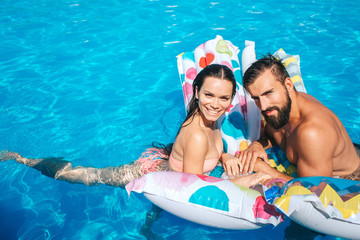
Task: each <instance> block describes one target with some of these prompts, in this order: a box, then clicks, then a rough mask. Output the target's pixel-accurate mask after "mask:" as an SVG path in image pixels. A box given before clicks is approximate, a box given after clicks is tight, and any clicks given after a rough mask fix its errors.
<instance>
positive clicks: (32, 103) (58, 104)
mask: <svg viewBox="0 0 360 240" xmlns="http://www.w3.org/2000/svg"><path fill="white" fill-rule="evenodd" d="M0 9H1V14H0V73H1V81H0V111H1V117H0V132H1V136H2V137H1V139H0V148H1V149H8V150H12V151H16V152H19V153H21V154H22V155H24V156H26V157H31V158H39V157H48V156H57V157H64V158H65V159H66V160H69V161H72V162H74V165H86V166H89V165H90V166H96V167H105V166H116V165H119V164H124V163H128V162H131V161H133V160H136V159H137V158H138V157H139V155H140V154H141V152H142V151H144V150H145V149H146V148H147V147H149V146H150V145H151V143H152V142H153V141H158V142H162V143H170V142H172V141H173V140H174V137H175V135H176V132H177V128H178V126H179V125H180V123H181V122H182V119H183V118H184V114H185V113H184V107H183V105H184V104H183V97H182V90H181V87H180V81H179V77H178V73H177V65H176V58H175V57H176V56H177V55H178V54H179V53H181V52H184V51H192V50H194V49H195V48H196V47H197V46H198V45H200V44H201V43H203V42H205V41H207V40H209V39H213V38H215V36H216V35H221V36H223V38H224V39H226V40H230V41H231V42H232V43H233V44H234V45H236V46H238V47H240V49H242V48H243V47H244V41H245V40H252V41H255V42H256V53H257V56H258V57H259V56H261V55H262V54H266V53H267V52H271V53H274V52H275V51H276V50H278V49H279V48H283V49H284V50H285V51H286V52H287V53H290V54H298V55H300V58H301V71H302V76H303V79H304V83H305V86H306V89H307V91H308V93H309V94H311V95H313V96H315V97H316V98H318V99H319V100H320V101H322V102H323V103H324V104H325V105H326V106H328V107H329V108H330V109H331V110H333V111H334V112H335V113H336V114H337V115H338V116H339V118H340V119H341V121H342V122H343V123H344V125H345V127H346V129H347V130H348V132H349V134H350V136H351V138H352V139H353V141H354V142H357V143H359V142H360V136H359V127H360V122H359V115H360V107H359V104H360V97H359V94H358V92H359V91H360V64H359V62H360V55H359V53H358V52H359V50H360V22H359V18H358V13H359V12H360V6H359V2H358V1H355V0H352V1H351V0H350V1H346V2H341V1H336V0H330V1H329V0H319V1H317V0H316V1H305V0H298V1H287V0H286V1H282V2H281V3H280V2H278V1H275V0H270V1H265V0H259V1H256V2H254V1H244V0H237V1H230V0H218V1H205V0H192V1H188V0H183V1H180V0H171V1H170V0H166V1H165V0H158V1H156V0H153V1H134V0H129V1H124V0H123V1H122V0H117V1H116V0H109V1H98V0H94V1H85V0H78V1H77V0H63V1H49V0H37V1H34V0H28V1H10V0H2V1H0ZM0 179H1V180H0V193H1V198H0V212H1V214H0V236H1V237H0V238H1V239H145V237H144V236H143V235H141V233H140V229H141V227H142V225H143V224H144V221H145V215H146V212H147V211H148V210H149V209H150V208H151V203H150V202H149V201H148V200H147V199H145V198H144V197H143V196H142V195H138V194H134V195H131V197H130V198H128V196H127V194H126V191H125V190H124V189H121V188H113V187H108V186H95V187H89V186H83V185H75V184H69V183H66V182H60V181H56V180H54V179H51V178H48V177H45V176H43V175H41V174H40V173H39V172H37V171H36V170H33V169H29V168H27V167H25V166H21V165H18V164H16V163H15V162H7V163H0ZM152 230H153V233H154V234H155V235H156V237H157V238H159V239H165V238H166V239H195V238H197V239H219V238H221V239H335V238H334V237H331V236H325V235H321V234H318V233H315V232H312V231H310V230H307V229H305V228H303V227H301V226H299V225H297V224H296V223H294V222H292V221H290V220H288V219H287V220H286V221H285V222H284V223H283V224H281V225H279V226H278V227H276V228H272V227H265V228H262V229H259V230H249V231H231V230H223V229H215V228H210V227H204V226H200V225H197V224H195V223H191V222H188V221H186V220H183V219H180V218H177V217H175V216H173V215H171V214H169V213H166V212H162V213H161V217H160V219H159V220H158V221H156V222H155V223H154V225H153V228H152Z"/></svg>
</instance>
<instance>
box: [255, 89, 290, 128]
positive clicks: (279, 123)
mask: <svg viewBox="0 0 360 240" xmlns="http://www.w3.org/2000/svg"><path fill="white" fill-rule="evenodd" d="M286 96H287V99H286V102H285V104H284V105H283V106H282V107H281V109H280V108H278V107H276V106H274V107H269V108H268V109H266V110H265V111H262V115H263V116H264V118H265V120H266V123H267V124H269V125H270V127H272V128H274V129H275V130H279V129H280V128H282V127H283V126H285V125H286V124H287V123H288V122H289V118H290V111H291V98H290V97H289V95H287V94H286ZM271 110H277V111H278V113H279V114H278V116H274V115H272V116H267V115H266V112H267V111H271Z"/></svg>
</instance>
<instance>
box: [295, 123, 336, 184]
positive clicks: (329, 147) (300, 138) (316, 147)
mask: <svg viewBox="0 0 360 240" xmlns="http://www.w3.org/2000/svg"><path fill="white" fill-rule="evenodd" d="M294 139H295V141H294V143H293V146H294V147H293V149H294V154H295V156H294V157H295V158H294V159H295V161H297V173H298V176H299V177H308V176H328V177H332V172H333V166H332V164H333V162H332V161H333V156H334V151H335V147H336V144H337V140H338V136H337V134H336V132H335V130H333V129H328V128H326V126H323V125H321V124H312V125H310V124H307V125H304V126H301V127H299V129H298V130H297V132H296V137H295V138H294ZM290 144H292V143H290Z"/></svg>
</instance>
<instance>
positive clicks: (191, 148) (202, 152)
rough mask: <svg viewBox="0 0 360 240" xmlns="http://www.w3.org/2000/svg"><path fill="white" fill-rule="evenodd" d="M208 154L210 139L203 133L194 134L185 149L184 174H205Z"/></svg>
mask: <svg viewBox="0 0 360 240" xmlns="http://www.w3.org/2000/svg"><path fill="white" fill-rule="evenodd" d="M207 152H208V138H207V136H206V135H205V134H204V133H202V132H200V131H199V132H192V133H191V135H190V136H189V137H188V139H187V140H186V142H185V144H184V147H183V161H184V170H183V171H184V172H186V173H195V174H203V169H204V162H205V157H206V154H207Z"/></svg>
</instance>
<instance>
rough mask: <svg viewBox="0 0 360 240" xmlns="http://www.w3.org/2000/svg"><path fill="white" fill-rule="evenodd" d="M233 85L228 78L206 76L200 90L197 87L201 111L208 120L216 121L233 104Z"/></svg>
mask: <svg viewBox="0 0 360 240" xmlns="http://www.w3.org/2000/svg"><path fill="white" fill-rule="evenodd" d="M232 89H233V85H232V83H231V82H230V81H228V80H226V79H219V78H215V77H206V78H205V79H204V82H203V85H202V86H201V88H200V91H198V90H197V89H196V93H195V94H196V98H197V99H198V104H199V109H200V113H201V114H202V115H203V116H204V118H205V120H206V121H208V122H215V121H217V120H218V119H219V117H220V116H221V115H223V114H224V113H225V111H226V110H227V109H228V108H229V106H230V104H231V100H232V99H231V95H232Z"/></svg>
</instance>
